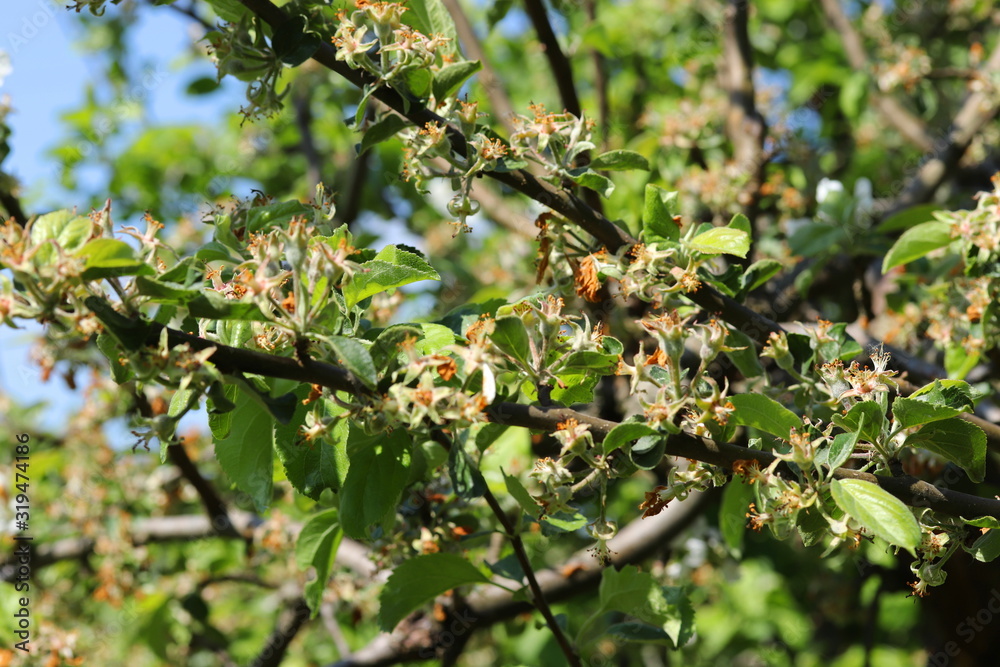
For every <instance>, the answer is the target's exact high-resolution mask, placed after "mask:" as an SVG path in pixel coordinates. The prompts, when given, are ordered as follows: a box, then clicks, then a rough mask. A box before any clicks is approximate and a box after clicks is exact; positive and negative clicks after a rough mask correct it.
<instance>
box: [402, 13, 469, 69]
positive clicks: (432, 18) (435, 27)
mask: <svg viewBox="0 0 1000 667" xmlns="http://www.w3.org/2000/svg"><path fill="white" fill-rule="evenodd" d="M406 6H407V7H409V8H410V11H408V12H406V13H405V14H404V15H403V22H404V23H406V24H407V25H410V26H412V27H414V28H416V29H417V30H418V31H420V32H422V33H423V34H425V35H434V34H440V35H442V36H444V37H446V38H447V42H446V43H445V44H444V45H443V46H441V47H439V48H438V53H445V54H449V55H452V56H454V55H457V54H458V34H457V33H456V31H455V22H454V21H453V20H452V18H451V14H449V13H448V10H447V8H445V6H444V3H443V2H441V0H410V1H409V2H408V3H406Z"/></svg>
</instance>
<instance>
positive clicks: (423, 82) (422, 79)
mask: <svg viewBox="0 0 1000 667" xmlns="http://www.w3.org/2000/svg"><path fill="white" fill-rule="evenodd" d="M402 79H403V81H404V82H406V87H407V88H408V89H409V91H410V94H411V95H413V96H414V97H416V98H417V99H420V100H424V99H427V96H428V95H430V94H431V85H432V83H433V75H432V74H431V71H430V70H428V69H423V68H420V69H410V70H406V71H405V72H403V76H402Z"/></svg>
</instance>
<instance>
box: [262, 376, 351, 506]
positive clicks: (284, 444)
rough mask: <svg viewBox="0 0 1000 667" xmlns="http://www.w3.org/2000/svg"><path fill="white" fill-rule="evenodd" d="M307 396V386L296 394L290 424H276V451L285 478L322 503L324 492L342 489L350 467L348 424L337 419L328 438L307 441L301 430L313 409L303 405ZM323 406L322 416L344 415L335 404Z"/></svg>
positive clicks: (327, 402)
mask: <svg viewBox="0 0 1000 667" xmlns="http://www.w3.org/2000/svg"><path fill="white" fill-rule="evenodd" d="M307 394H308V387H305V386H303V387H301V388H300V389H299V390H298V391H297V392H296V397H297V398H298V399H300V400H299V401H298V404H297V406H296V409H295V415H294V416H293V417H292V419H291V420H290V421H289V423H288V424H275V426H274V450H275V452H277V454H278V460H279V461H281V466H282V468H284V470H285V477H287V478H288V481H289V483H291V485H292V486H293V487H294V488H295V490H296V491H298V492H299V493H301V494H302V495H304V496H306V497H307V498H312V499H313V500H319V497H320V494H321V493H323V491H324V490H326V489H334V490H336V489H339V488H340V481H341V480H342V479H343V478H344V476H345V475H346V473H347V470H348V468H349V467H350V462H349V461H348V458H347V436H348V425H347V420H346V419H343V418H340V419H336V421H334V423H333V425H332V428H331V429H330V431H329V432H328V433H327V435H326V436H325V437H323V438H320V439H317V440H314V441H309V440H306V439H305V437H304V436H303V435H302V434H301V433H300V428H301V426H302V425H303V424H304V423H305V416H306V413H307V412H309V411H310V409H311V408H307V407H306V406H304V405H302V401H301V399H303V398H305V396H306V395H307ZM323 405H324V406H325V408H324V409H323V411H322V413H321V414H322V416H323V417H326V418H338V417H341V415H343V413H344V412H345V410H344V408H341V407H340V406H338V405H337V404H336V403H334V402H333V401H324V402H323Z"/></svg>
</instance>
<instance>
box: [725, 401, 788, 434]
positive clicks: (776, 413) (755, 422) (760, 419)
mask: <svg viewBox="0 0 1000 667" xmlns="http://www.w3.org/2000/svg"><path fill="white" fill-rule="evenodd" d="M729 400H730V401H732V403H733V407H735V408H736V410H735V411H734V412H733V414H732V417H731V419H732V420H734V423H735V424H736V425H743V426H752V427H754V428H756V429H758V430H761V431H764V432H765V433H770V434H771V435H774V436H777V437H779V438H781V439H783V440H787V439H788V434H789V431H791V430H792V429H793V428H795V429H800V428H802V420H801V419H799V418H798V416H796V414H795V413H794V412H792V411H791V410H789V409H788V408H786V407H785V406H783V405H781V404H780V403H778V402H777V401H775V400H774V399H773V398H768V397H767V396H764V395H763V394H736V395H735V396H730V397H729Z"/></svg>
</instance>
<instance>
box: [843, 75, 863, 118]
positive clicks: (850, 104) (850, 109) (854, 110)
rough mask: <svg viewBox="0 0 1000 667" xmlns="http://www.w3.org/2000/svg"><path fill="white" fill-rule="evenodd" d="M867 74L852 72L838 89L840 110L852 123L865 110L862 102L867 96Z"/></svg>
mask: <svg viewBox="0 0 1000 667" xmlns="http://www.w3.org/2000/svg"><path fill="white" fill-rule="evenodd" d="M868 78H869V75H868V73H867V72H854V73H853V74H851V75H850V76H849V77H847V80H846V81H845V82H844V85H843V86H842V87H841V89H840V95H839V98H840V99H839V102H840V108H841V109H843V110H844V115H845V116H847V117H848V118H850V119H851V120H852V121H856V120H857V119H858V117H859V116H860V115H861V112H862V111H863V110H864V109H865V105H864V100H865V97H866V96H867V95H868Z"/></svg>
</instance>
